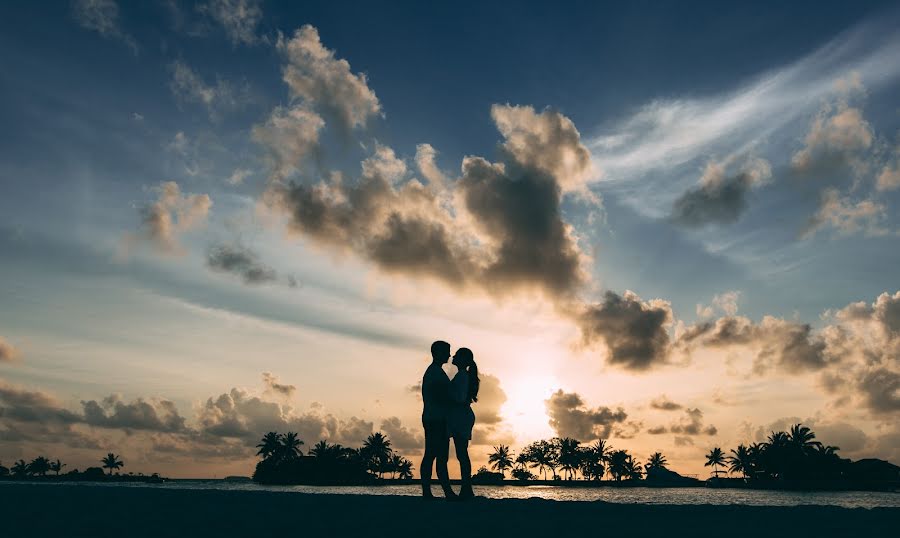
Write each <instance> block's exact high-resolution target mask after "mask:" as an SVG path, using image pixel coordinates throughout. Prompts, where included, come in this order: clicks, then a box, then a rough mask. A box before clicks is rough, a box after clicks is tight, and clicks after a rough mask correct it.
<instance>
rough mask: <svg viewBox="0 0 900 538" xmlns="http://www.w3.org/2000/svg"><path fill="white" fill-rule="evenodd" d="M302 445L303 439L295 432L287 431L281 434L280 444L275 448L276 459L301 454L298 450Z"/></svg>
mask: <svg viewBox="0 0 900 538" xmlns="http://www.w3.org/2000/svg"><path fill="white" fill-rule="evenodd" d="M302 445H303V441H301V440H300V437H298V436H297V434H296V433H295V432H287V433H286V434H284V435H282V436H281V445H280V446H279V447H278V448H277V449H276V454H277V455H278V459H279V460H282V461H284V460H293V459H296V458H297V457H299V456H300V455H301V454H303V453H302V452H301V451H300V447H301V446H302Z"/></svg>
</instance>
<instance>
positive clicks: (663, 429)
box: [647, 406, 718, 444]
mask: <svg viewBox="0 0 900 538" xmlns="http://www.w3.org/2000/svg"><path fill="white" fill-rule="evenodd" d="M680 407H681V406H679V408H680ZM647 433H649V434H651V435H662V434H664V433H674V434H678V435H680V436H689V435H701V434H704V435H715V434H716V433H718V429H717V428H716V427H715V426H712V425H710V426H705V425H704V424H703V412H702V411H700V410H699V409H697V408H696V407H695V408H693V409H692V408H690V407H689V408H687V409H685V410H684V416H682V417H681V418H680V419H678V420H677V421H675V422H673V423H671V424H669V425H668V426H654V427H653V428H650V429H648V430H647ZM676 444H677V443H676Z"/></svg>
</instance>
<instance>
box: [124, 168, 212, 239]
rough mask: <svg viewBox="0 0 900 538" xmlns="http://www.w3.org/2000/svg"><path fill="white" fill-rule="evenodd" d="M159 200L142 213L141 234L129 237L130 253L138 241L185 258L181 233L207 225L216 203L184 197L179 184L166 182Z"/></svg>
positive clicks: (160, 188)
mask: <svg viewBox="0 0 900 538" xmlns="http://www.w3.org/2000/svg"><path fill="white" fill-rule="evenodd" d="M154 190H155V191H156V192H157V193H158V198H157V199H156V201H155V202H153V203H152V204H149V205H147V206H145V207H143V208H142V209H141V230H140V232H139V233H138V234H128V235H126V237H125V243H124V246H125V247H126V249H127V248H128V247H130V246H131V245H132V244H134V243H135V242H137V241H142V242H145V243H147V244H148V245H150V246H151V247H152V248H153V249H154V250H156V251H157V252H160V253H163V254H181V253H182V252H183V249H182V247H181V244H180V243H179V241H178V237H179V235H180V234H181V233H183V232H186V231H188V230H191V229H194V228H196V227H198V226H200V225H201V224H203V223H204V222H205V221H206V217H207V216H208V215H209V209H210V207H212V200H210V198H209V195H206V194H182V192H181V188H180V187H179V186H178V183H175V182H174V181H166V182H164V183H161V184H160V185H159V186H158V187H156V188H155V189H154Z"/></svg>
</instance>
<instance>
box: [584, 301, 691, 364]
mask: <svg viewBox="0 0 900 538" xmlns="http://www.w3.org/2000/svg"><path fill="white" fill-rule="evenodd" d="M578 321H579V324H580V326H581V332H582V338H583V340H584V342H585V343H586V344H588V345H590V344H593V343H594V342H596V341H601V342H603V343H604V344H605V346H606V348H607V351H608V353H607V362H608V363H609V364H611V365H613V366H620V367H622V368H625V369H626V370H633V371H643V370H648V369H650V368H652V367H654V366H657V365H660V364H663V363H665V362H666V359H667V356H668V353H669V333H668V331H667V327H668V326H669V325H671V323H672V321H673V316H672V309H671V306H670V305H669V303H667V302H665V301H660V300H654V301H649V302H646V301H642V300H641V298H640V297H638V296H637V295H635V294H634V293H632V292H630V291H626V292H625V293H624V294H623V295H618V294H616V293H614V292H612V291H607V292H606V293H605V294H604V298H603V302H602V303H600V304H595V305H589V306H587V307H586V308H585V309H584V310H583V312H582V313H581V315H580V317H579V320H578Z"/></svg>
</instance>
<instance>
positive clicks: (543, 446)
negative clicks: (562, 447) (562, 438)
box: [525, 439, 556, 480]
mask: <svg viewBox="0 0 900 538" xmlns="http://www.w3.org/2000/svg"><path fill="white" fill-rule="evenodd" d="M525 452H526V453H527V454H528V463H530V464H531V467H532V468H534V467H537V469H538V472H539V473H541V477H542V478H543V479H544V480H546V479H547V473H546V470H547V469H550V470H551V471H553V474H554V475H555V474H556V450H555V447H554V446H553V444H552V443H550V442H549V441H545V440H543V439H542V440H540V441H535V442H533V443H531V444H530V445H528V446H527V447H525Z"/></svg>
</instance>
